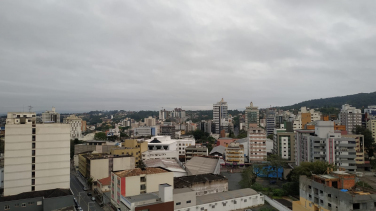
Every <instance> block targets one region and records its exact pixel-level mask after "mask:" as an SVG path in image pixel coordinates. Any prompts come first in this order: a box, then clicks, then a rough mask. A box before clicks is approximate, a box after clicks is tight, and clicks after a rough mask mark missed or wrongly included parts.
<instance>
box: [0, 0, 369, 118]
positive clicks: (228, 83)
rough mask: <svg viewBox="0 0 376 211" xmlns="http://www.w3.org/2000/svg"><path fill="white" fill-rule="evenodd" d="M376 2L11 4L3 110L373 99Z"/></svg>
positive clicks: (3, 22)
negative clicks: (363, 96) (367, 95)
mask: <svg viewBox="0 0 376 211" xmlns="http://www.w3.org/2000/svg"><path fill="white" fill-rule="evenodd" d="M375 4H376V3H375V2H374V1H366V2H362V4H359V2H356V1H341V3H340V4H339V2H332V1H314V2H301V1H252V2H241V1H236V2H234V1H216V2H215V3H213V2H210V1H146V2H145V1H142V2H140V1H127V2H124V1H110V2H108V1H89V0H86V1H59V2H58V1H2V2H1V3H0V28H1V35H0V46H1V48H0V75H1V77H0V90H1V91H0V98H1V105H0V113H1V114H5V113H6V112H9V111H22V110H27V106H29V105H32V106H33V107H34V108H33V110H34V111H44V110H47V109H50V108H51V107H52V106H55V107H56V108H57V109H58V110H59V111H61V112H83V111H90V110H112V109H125V110H159V109H161V107H164V108H168V109H171V108H175V107H183V108H184V109H187V110H197V109H211V108H212V104H213V103H215V102H218V101H220V100H221V98H224V99H225V100H226V101H227V102H228V103H229V109H244V107H245V106H247V105H248V104H249V102H250V101H253V102H255V103H256V104H257V105H258V106H259V107H260V108H265V107H269V106H270V105H272V106H284V105H291V104H294V103H298V102H301V101H304V100H310V99H316V98H325V97H333V96H342V95H349V94H356V93H360V92H367V93H368V92H372V91H375V90H374V87H375V86H374V84H373V83H365V82H364V81H365V80H367V78H375V76H376V71H374V70H373V67H374V66H375V65H376V64H375V60H374V58H375V51H374V46H375V33H376V29H375V27H374V26H375V21H376V17H375V16H376V14H375V12H374V11H373V8H375V6H376V5H375Z"/></svg>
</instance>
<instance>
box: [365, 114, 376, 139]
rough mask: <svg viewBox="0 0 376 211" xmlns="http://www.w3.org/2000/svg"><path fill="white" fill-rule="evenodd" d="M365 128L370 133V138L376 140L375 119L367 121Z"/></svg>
mask: <svg viewBox="0 0 376 211" xmlns="http://www.w3.org/2000/svg"><path fill="white" fill-rule="evenodd" d="M366 126H367V129H368V130H370V131H371V132H372V138H374V139H375V140H376V118H371V119H369V120H368V121H367V125H366Z"/></svg>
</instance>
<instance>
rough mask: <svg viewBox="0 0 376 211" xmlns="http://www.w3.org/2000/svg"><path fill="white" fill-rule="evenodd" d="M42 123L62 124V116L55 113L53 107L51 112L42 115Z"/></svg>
mask: <svg viewBox="0 0 376 211" xmlns="http://www.w3.org/2000/svg"><path fill="white" fill-rule="evenodd" d="M42 122H55V123H60V114H59V113H57V112H56V111H55V107H52V110H51V111H46V112H43V113H42Z"/></svg>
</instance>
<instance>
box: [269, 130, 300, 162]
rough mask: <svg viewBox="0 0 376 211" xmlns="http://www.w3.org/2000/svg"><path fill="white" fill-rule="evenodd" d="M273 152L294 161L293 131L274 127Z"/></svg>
mask: <svg viewBox="0 0 376 211" xmlns="http://www.w3.org/2000/svg"><path fill="white" fill-rule="evenodd" d="M273 154H276V155H278V157H281V158H282V159H285V160H288V161H291V162H294V161H295V133H294V131H292V130H289V129H274V135H273Z"/></svg>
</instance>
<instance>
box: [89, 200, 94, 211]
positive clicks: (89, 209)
mask: <svg viewBox="0 0 376 211" xmlns="http://www.w3.org/2000/svg"><path fill="white" fill-rule="evenodd" d="M90 203H93V204H94V207H95V202H92V201H91V202H89V203H87V211H90Z"/></svg>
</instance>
